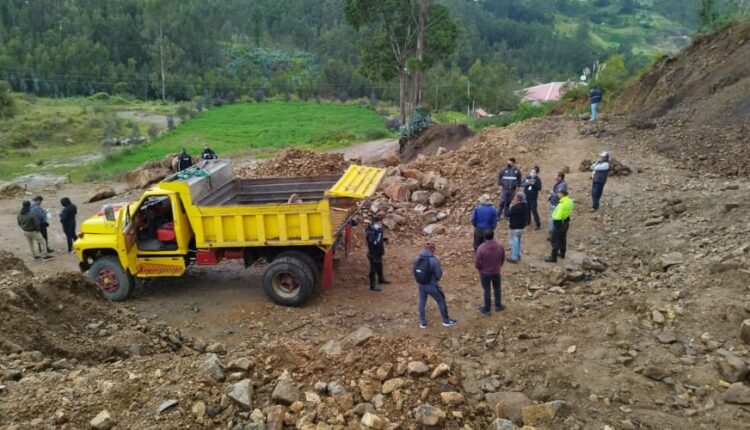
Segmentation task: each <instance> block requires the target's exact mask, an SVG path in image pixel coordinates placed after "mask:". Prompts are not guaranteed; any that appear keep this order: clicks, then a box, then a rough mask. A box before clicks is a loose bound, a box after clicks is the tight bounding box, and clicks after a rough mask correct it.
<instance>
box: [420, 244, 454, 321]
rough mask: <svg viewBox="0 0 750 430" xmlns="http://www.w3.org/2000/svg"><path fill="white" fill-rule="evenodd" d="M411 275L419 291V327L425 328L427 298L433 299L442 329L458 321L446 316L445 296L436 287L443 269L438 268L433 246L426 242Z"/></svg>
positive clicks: (438, 264) (438, 286) (438, 262)
mask: <svg viewBox="0 0 750 430" xmlns="http://www.w3.org/2000/svg"><path fill="white" fill-rule="evenodd" d="M412 273H413V274H414V278H415V279H416V281H417V286H418V291H419V305H418V306H417V310H418V311H419V327H420V328H427V317H426V316H425V306H426V305H427V296H430V297H432V298H433V299H435V302H436V303H437V306H438V310H440V316H441V317H442V319H443V326H444V327H452V326H454V325H456V323H457V322H458V321H456V320H454V319H451V318H450V317H449V316H448V305H447V304H446V303H445V294H443V290H442V289H441V288H440V285H438V281H440V278H442V277H443V269H442V268H441V267H440V261H439V260H438V259H437V257H435V244H434V243H432V242H427V243H425V245H424V250H422V252H420V253H419V255H418V256H417V258H415V259H414V264H413V265H412Z"/></svg>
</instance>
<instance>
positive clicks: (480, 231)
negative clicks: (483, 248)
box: [474, 227, 487, 253]
mask: <svg viewBox="0 0 750 430" xmlns="http://www.w3.org/2000/svg"><path fill="white" fill-rule="evenodd" d="M486 231H487V229H486V228H477V227H474V253H476V252H477V248H479V245H481V244H483V243H484V233H485V232H486Z"/></svg>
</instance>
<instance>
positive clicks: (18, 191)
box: [0, 182, 24, 199]
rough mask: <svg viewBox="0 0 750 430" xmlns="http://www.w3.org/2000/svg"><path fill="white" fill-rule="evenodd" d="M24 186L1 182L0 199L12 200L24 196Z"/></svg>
mask: <svg viewBox="0 0 750 430" xmlns="http://www.w3.org/2000/svg"><path fill="white" fill-rule="evenodd" d="M23 192H24V189H23V187H22V186H20V185H18V184H14V183H12V182H11V183H8V182H0V199H11V198H15V197H20V196H22V195H23Z"/></svg>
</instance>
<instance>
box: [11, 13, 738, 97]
mask: <svg viewBox="0 0 750 430" xmlns="http://www.w3.org/2000/svg"><path fill="white" fill-rule="evenodd" d="M701 1H702V0H686V1H679V2H678V1H671V0H664V1H659V2H653V5H650V6H646V5H644V4H645V2H640V1H636V0H591V1H579V0H493V1H475V0H451V1H438V0H359V1H357V0H316V1H309V0H285V1H283V2H281V1H278V0H66V1H60V0H33V1H27V0H5V1H4V2H2V3H1V4H0V78H1V79H3V80H5V81H7V82H8V84H9V85H10V87H11V88H12V89H13V90H14V91H23V92H31V93H35V94H37V95H42V96H50V97H62V96H74V95H91V94H94V93H97V92H106V93H110V94H127V95H132V96H135V97H138V98H143V99H159V98H160V99H173V100H189V99H193V98H195V97H198V96H203V97H211V98H220V99H235V98H238V97H252V98H255V99H256V100H262V99H264V98H267V97H278V96H281V97H287V98H291V97H299V98H301V99H310V98H316V97H322V98H338V99H342V100H345V99H349V98H361V97H368V98H374V99H389V100H399V99H407V100H410V101H411V103H412V104H416V105H422V104H423V105H434V107H440V108H446V107H459V108H460V106H459V105H465V103H466V101H467V98H471V97H472V92H473V94H474V95H479V94H481V97H482V98H483V100H482V105H484V106H485V107H486V108H488V109H490V110H500V109H507V108H512V107H513V104H514V103H515V101H514V97H513V90H514V89H517V88H518V87H520V86H521V85H522V84H523V83H527V82H532V81H545V80H551V79H566V78H570V77H575V76H578V74H579V73H580V70H581V68H582V67H585V66H586V65H588V64H592V63H593V62H594V61H596V60H601V59H603V58H606V57H608V56H610V55H614V54H621V55H623V56H624V58H625V61H626V66H627V67H631V68H633V69H635V68H636V67H637V65H638V64H643V63H645V61H646V60H645V59H637V58H634V57H633V55H632V53H631V52H630V51H631V50H630V48H631V47H630V46H628V45H627V43H623V44H621V45H620V47H619V48H617V49H616V50H612V51H611V52H607V51H604V50H603V49H602V48H600V47H597V46H596V45H595V44H594V43H593V42H592V38H591V37H590V34H589V29H588V27H587V25H588V24H587V23H589V22H592V21H591V20H601V19H603V18H602V17H605V18H606V17H608V16H612V15H618V14H623V13H630V12H631V9H633V10H641V9H644V8H646V7H648V8H653V9H659V11H660V12H661V13H664V14H666V15H667V16H679V15H678V13H683V12H684V11H685V10H693V9H694V10H695V13H694V14H691V15H690V20H692V21H691V25H693V26H697V25H698V23H699V21H700V17H699V16H698V11H699V10H700V6H701ZM725 1H726V2H729V1H730V0H725ZM718 3H720V5H719V8H721V7H727V6H726V5H724V3H722V2H718ZM649 4H651V2H649ZM686 4H688V6H687V7H686ZM403 5H406V6H403ZM613 5H614V6H615V7H613ZM389 7H390V9H388V8H389ZM420 10H421V14H420ZM559 15H564V16H568V17H576V18H577V19H580V22H582V23H583V24H581V25H580V26H579V31H577V32H575V33H574V34H572V35H570V34H564V33H562V32H560V31H558V30H557V29H556V26H555V21H556V17H557V16H559ZM420 16H421V17H422V18H423V21H422V22H421V25H422V29H423V31H422V34H421V37H422V41H421V42H420V32H419V29H418V28H419V26H420V21H419V20H420ZM685 19H686V21H687V20H688V19H687V18H685ZM412 25H413V26H414V27H410V26H412ZM406 27H408V28H406ZM399 32H401V33H399ZM406 33H408V34H406ZM394 37H395V38H396V39H399V40H400V41H401V42H403V43H405V44H404V45H403V47H402V48H404V49H402V50H401V51H399V50H398V49H396V48H394V45H393V40H394V39H393V38H394ZM407 39H408V40H407ZM420 43H421V45H420ZM394 52H400V54H398V53H395V54H394ZM415 80H416V86H415ZM407 84H408V85H407ZM466 87H473V89H472V88H466ZM415 88H416V89H415Z"/></svg>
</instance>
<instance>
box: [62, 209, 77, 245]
mask: <svg viewBox="0 0 750 430" xmlns="http://www.w3.org/2000/svg"><path fill="white" fill-rule="evenodd" d="M60 204H61V205H62V207H63V209H62V211H60V224H62V229H63V233H65V239H66V240H67V242H68V252H69V253H71V254H72V253H73V242H75V240H76V215H77V214H78V208H76V205H74V204H73V203H72V202H71V201H70V199H69V198H67V197H63V198H61V199H60Z"/></svg>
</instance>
